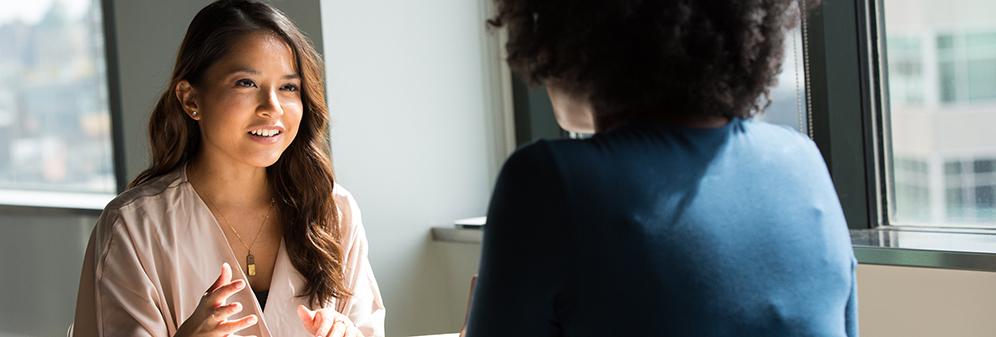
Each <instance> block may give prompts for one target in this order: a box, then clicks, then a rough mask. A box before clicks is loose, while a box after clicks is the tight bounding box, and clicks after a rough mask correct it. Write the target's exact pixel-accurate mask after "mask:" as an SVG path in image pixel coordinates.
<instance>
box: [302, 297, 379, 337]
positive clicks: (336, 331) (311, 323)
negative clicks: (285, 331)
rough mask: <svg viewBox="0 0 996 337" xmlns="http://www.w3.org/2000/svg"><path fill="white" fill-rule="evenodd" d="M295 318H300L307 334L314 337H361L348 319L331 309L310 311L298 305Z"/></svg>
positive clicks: (358, 330)
mask: <svg viewBox="0 0 996 337" xmlns="http://www.w3.org/2000/svg"><path fill="white" fill-rule="evenodd" d="M297 316H298V317H300V318H301V322H302V323H304V328H305V329H308V333H310V334H312V335H315V337H363V334H362V333H360V329H357V328H356V326H355V325H353V322H352V321H350V320H349V318H348V317H346V316H345V315H343V314H340V313H339V312H337V311H335V310H334V309H332V308H324V309H318V310H317V311H311V310H308V308H306V307H304V306H303V305H299V306H297Z"/></svg>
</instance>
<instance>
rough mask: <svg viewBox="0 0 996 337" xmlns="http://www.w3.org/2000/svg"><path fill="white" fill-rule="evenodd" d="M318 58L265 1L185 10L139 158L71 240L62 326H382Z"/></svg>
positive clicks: (200, 330)
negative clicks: (83, 237)
mask: <svg viewBox="0 0 996 337" xmlns="http://www.w3.org/2000/svg"><path fill="white" fill-rule="evenodd" d="M320 60H321V58H320V56H319V55H318V53H317V52H316V51H315V49H314V47H313V46H312V45H311V42H310V41H309V40H308V39H307V38H306V37H305V36H304V35H303V34H302V33H301V32H300V31H299V30H298V29H297V27H295V26H294V24H293V23H292V22H291V21H290V20H289V19H288V18H287V17H286V16H284V14H283V13H281V12H280V11H278V10H276V9H275V8H273V7H272V6H270V5H267V4H264V3H260V2H255V1H251V0H220V1H217V2H215V3H212V4H210V5H208V6H207V7H205V8H204V9H202V10H201V11H200V12H199V13H198V14H197V15H196V16H195V17H194V19H193V21H192V22H191V23H190V26H189V27H188V29H187V34H186V36H185V37H184V38H183V42H182V43H181V45H180V50H179V53H178V54H177V59H176V65H175V67H174V70H173V74H172V78H171V80H170V82H169V84H168V86H167V89H166V90H165V92H163V94H162V96H161V97H160V99H159V102H158V103H157V104H156V106H155V108H153V111H152V116H151V118H150V121H149V138H150V145H151V155H150V157H151V159H152V164H151V165H150V167H149V168H148V169H146V170H145V171H143V172H142V173H141V174H139V175H138V177H137V178H135V180H134V181H132V183H131V184H130V185H129V188H128V190H127V191H125V192H124V193H122V194H121V195H119V196H118V197H117V198H115V199H114V200H113V201H111V202H110V203H109V204H108V205H107V207H106V208H105V209H104V212H103V213H102V214H101V216H100V219H99V220H98V222H97V226H96V227H95V228H94V231H93V234H92V236H91V237H90V242H89V244H88V245H87V250H86V255H85V259H84V262H83V272H82V276H81V277H80V288H79V295H78V300H77V303H76V320H75V323H74V331H73V332H74V333H75V335H76V336H163V337H166V336H184V337H190V336H234V335H235V334H236V333H238V334H240V335H254V336H260V337H266V336H304V335H310V336H316V337H317V336H322V337H325V336H329V337H347V336H348V337H360V336H367V337H369V336H384V312H385V311H384V305H383V303H382V301H381V298H380V291H379V290H378V287H377V281H376V279H375V278H374V275H373V272H372V270H371V268H370V262H369V261H368V259H367V241H366V235H365V234H364V230H363V225H362V223H361V221H360V213H359V209H358V208H357V206H356V203H355V201H354V200H353V198H352V196H350V194H349V192H347V191H346V190H344V189H343V188H342V187H341V186H339V185H338V184H336V183H335V179H334V176H333V174H332V167H331V162H330V161H329V157H328V155H327V148H328V145H327V141H326V137H327V124H328V110H327V108H326V105H325V97H324V80H323V72H322V71H323V70H322V63H321V61H320Z"/></svg>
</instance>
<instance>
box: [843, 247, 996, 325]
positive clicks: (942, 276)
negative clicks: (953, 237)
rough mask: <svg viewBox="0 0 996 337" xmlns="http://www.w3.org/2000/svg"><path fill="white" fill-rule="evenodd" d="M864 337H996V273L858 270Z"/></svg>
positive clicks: (870, 267) (864, 267)
mask: <svg viewBox="0 0 996 337" xmlns="http://www.w3.org/2000/svg"><path fill="white" fill-rule="evenodd" d="M858 308H859V309H858V310H859V315H860V317H859V322H860V324H861V335H862V336H870V337H891V336H896V337H900V336H901V337H911V336H944V337H969V336H980V337H981V336H987V337H991V336H996V273H987V272H974V271H961V270H945V269H930V268H910V267H894V266H878V265H859V266H858Z"/></svg>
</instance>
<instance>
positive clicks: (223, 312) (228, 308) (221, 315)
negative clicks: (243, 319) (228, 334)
mask: <svg viewBox="0 0 996 337" xmlns="http://www.w3.org/2000/svg"><path fill="white" fill-rule="evenodd" d="M239 312H242V303H239V302H233V303H232V304H229V305H223V306H220V307H218V308H217V309H214V312H213V313H211V318H213V319H215V320H216V321H219V322H221V321H224V320H226V319H228V318H229V317H231V316H232V315H235V314H237V313H239Z"/></svg>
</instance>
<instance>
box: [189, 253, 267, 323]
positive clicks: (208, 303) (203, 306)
mask: <svg viewBox="0 0 996 337" xmlns="http://www.w3.org/2000/svg"><path fill="white" fill-rule="evenodd" d="M245 287H246V281H244V280H235V282H232V267H231V266H229V265H228V263H225V264H222V265H221V275H219V276H218V279H217V280H215V281H214V284H212V285H211V287H210V288H208V290H207V292H205V293H204V296H203V297H201V302H200V303H199V304H197V309H194V313H193V314H191V315H190V318H188V319H187V320H186V321H184V322H183V324H182V325H180V328H179V329H177V331H176V335H174V336H175V337H195V336H196V337H201V336H204V337H214V336H235V335H234V333H235V332H237V331H239V330H242V329H245V328H248V327H250V326H253V325H255V324H256V323H257V321H258V320H259V318H258V317H256V315H249V316H246V317H243V318H241V319H237V320H234V321H229V320H228V317H230V316H232V315H234V314H237V313H238V312H240V311H242V303H239V302H232V303H231V304H228V305H225V301H227V300H228V297H229V296H232V295H234V294H235V293H237V292H239V291H241V290H242V289H245Z"/></svg>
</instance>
